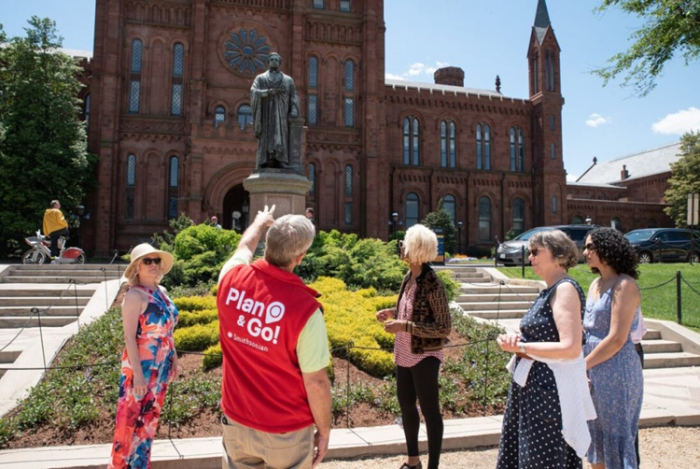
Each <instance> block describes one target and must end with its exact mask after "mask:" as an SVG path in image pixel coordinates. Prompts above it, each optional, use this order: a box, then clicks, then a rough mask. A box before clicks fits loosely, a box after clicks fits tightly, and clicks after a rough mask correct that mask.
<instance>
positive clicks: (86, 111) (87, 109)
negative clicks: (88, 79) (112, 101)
mask: <svg viewBox="0 0 700 469" xmlns="http://www.w3.org/2000/svg"><path fill="white" fill-rule="evenodd" d="M83 115H84V116H85V127H90V93H88V94H86V95H85V108H84V109H83Z"/></svg>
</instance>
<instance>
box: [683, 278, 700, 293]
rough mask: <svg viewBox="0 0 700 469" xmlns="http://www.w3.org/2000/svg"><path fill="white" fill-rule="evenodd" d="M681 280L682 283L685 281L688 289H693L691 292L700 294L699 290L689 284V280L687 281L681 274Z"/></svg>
mask: <svg viewBox="0 0 700 469" xmlns="http://www.w3.org/2000/svg"><path fill="white" fill-rule="evenodd" d="M681 281H682V282H683V283H685V284H686V285H688V288H690V290H691V291H693V293H695V294H696V295H698V296H700V291H698V290H696V289H695V287H694V286H692V285H691V284H690V282H688V281H687V280H686V279H685V278H683V277H682V276H681Z"/></svg>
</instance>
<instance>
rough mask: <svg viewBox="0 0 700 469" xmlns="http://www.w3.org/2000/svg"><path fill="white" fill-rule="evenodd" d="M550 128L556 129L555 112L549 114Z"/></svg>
mask: <svg viewBox="0 0 700 469" xmlns="http://www.w3.org/2000/svg"><path fill="white" fill-rule="evenodd" d="M549 129H550V130H554V129H555V124H554V114H550V115H549Z"/></svg>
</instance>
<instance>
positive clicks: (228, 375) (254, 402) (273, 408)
mask: <svg viewBox="0 0 700 469" xmlns="http://www.w3.org/2000/svg"><path fill="white" fill-rule="evenodd" d="M274 210H275V207H274V206H273V207H272V209H270V210H268V208H267V206H265V210H263V211H261V212H258V215H257V216H256V218H255V221H253V224H252V225H250V227H249V228H248V229H247V230H246V231H245V233H243V237H242V238H241V240H240V242H239V244H238V249H237V250H236V252H235V253H234V255H233V257H232V258H231V259H229V260H228V261H227V262H226V264H225V265H224V267H223V268H222V269H221V274H220V275H219V292H218V296H217V308H218V310H219V327H220V337H221V350H222V352H223V355H224V364H223V380H222V393H221V394H222V395H221V407H222V410H223V412H224V416H223V418H222V423H223V428H224V448H225V452H224V456H223V467H224V468H226V467H228V468H229V469H233V468H260V469H262V468H271V469H291V468H298V469H307V468H311V467H316V466H318V465H319V464H320V463H321V460H323V457H324V456H325V454H326V452H327V451H328V440H329V437H330V430H331V387H330V381H329V379H328V373H327V371H326V368H327V367H328V365H329V360H330V356H329V353H328V336H327V334H326V325H325V322H324V320H323V310H322V308H321V304H320V303H319V302H318V301H317V298H318V297H319V296H320V295H319V294H318V293H317V292H316V291H314V290H312V289H311V288H309V287H307V286H306V285H304V282H302V280H301V279H300V278H299V277H297V276H296V275H294V273H293V272H294V268H295V267H296V266H298V265H299V264H301V261H302V259H303V258H304V255H305V254H306V251H307V250H308V249H309V248H310V247H311V243H312V242H313V239H314V236H315V229H314V226H313V224H312V223H311V222H310V221H309V220H307V219H306V218H305V217H304V216H303V215H285V216H283V217H280V218H279V219H277V220H276V221H275V220H274V218H273V213H274ZM268 227H269V229H268V232H267V236H266V238H265V242H266V249H265V258H264V259H259V260H257V261H255V262H253V263H252V264H251V261H252V259H253V252H255V248H256V247H257V245H258V241H259V240H260V237H261V235H262V233H263V231H265V229H267V228H268ZM314 424H315V425H316V432H315V434H314Z"/></svg>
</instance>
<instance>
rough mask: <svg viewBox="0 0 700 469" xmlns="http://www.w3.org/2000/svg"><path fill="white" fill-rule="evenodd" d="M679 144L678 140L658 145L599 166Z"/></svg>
mask: <svg viewBox="0 0 700 469" xmlns="http://www.w3.org/2000/svg"><path fill="white" fill-rule="evenodd" d="M680 143H681V141H680V140H678V141H676V142H674V143H668V144H666V145H660V146H658V147H654V148H649V149H647V150H642V151H638V152H636V153H629V154H627V155H624V156H620V157H618V158H615V159H614V160H610V161H606V162H605V163H601V164H608V163H614V162H615V161H621V160H625V159H627V158H632V157H633V156H638V155H642V154H644V153H649V152H652V151H656V150H661V149H662V148H668V147H672V146H674V145H680Z"/></svg>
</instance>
